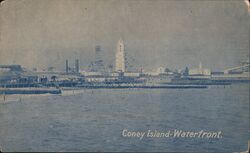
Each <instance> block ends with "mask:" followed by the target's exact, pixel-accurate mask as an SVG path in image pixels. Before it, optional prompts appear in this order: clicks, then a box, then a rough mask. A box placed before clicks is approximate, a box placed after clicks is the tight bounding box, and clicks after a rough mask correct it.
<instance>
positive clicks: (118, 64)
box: [115, 39, 125, 72]
mask: <svg viewBox="0 0 250 153" xmlns="http://www.w3.org/2000/svg"><path fill="white" fill-rule="evenodd" d="M115 71H116V72H125V55H124V43H123V40H122V39H120V40H119V41H118V44H117V52H116V58H115Z"/></svg>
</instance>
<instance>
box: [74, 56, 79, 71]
mask: <svg viewBox="0 0 250 153" xmlns="http://www.w3.org/2000/svg"><path fill="white" fill-rule="evenodd" d="M75 72H76V73H79V60H78V59H76V60H75Z"/></svg>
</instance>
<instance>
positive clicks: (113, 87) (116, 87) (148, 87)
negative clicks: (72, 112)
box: [77, 84, 208, 89]
mask: <svg viewBox="0 0 250 153" xmlns="http://www.w3.org/2000/svg"><path fill="white" fill-rule="evenodd" d="M77 87H78V88H88V89H98V88H103V89H105V88H106V89H124V88H143V89H167V88H171V89H190V88H208V86H206V85H117V84H116V85H108V84H105V85H100V84H96V85H94V84H93V85H79V86H77Z"/></svg>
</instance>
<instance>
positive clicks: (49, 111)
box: [0, 84, 249, 153]
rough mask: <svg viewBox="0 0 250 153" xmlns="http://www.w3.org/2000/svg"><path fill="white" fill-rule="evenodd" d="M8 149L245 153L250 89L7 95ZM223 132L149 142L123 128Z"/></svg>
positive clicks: (0, 134)
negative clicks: (127, 132) (123, 133)
mask: <svg viewBox="0 0 250 153" xmlns="http://www.w3.org/2000/svg"><path fill="white" fill-rule="evenodd" d="M0 99H1V100H0V146H1V148H2V150H3V151H11V152H13V151H25V152H27V151H106V152H109V151H127V152H129V151H147V152H156V151H163V152H173V151H174V152H181V151H185V152H204V151H210V152H227V153H228V152H236V151H237V152H238V151H245V150H247V142H248V138H249V134H248V132H249V84H238V85H231V86H226V87H223V86H212V87H209V88H208V89H92V90H91V89H88V90H87V89H86V90H77V91H67V92H64V93H63V94H62V95H37V96H27V95H12V96H8V97H7V100H6V101H5V102H4V101H3V98H2V97H0ZM124 129H127V130H129V131H141V132H142V131H147V130H152V131H154V130H158V131H167V130H171V131H173V130H183V131H200V130H204V131H221V132H222V137H221V138H215V139H208V138H197V137H195V138H181V137H178V138H177V137H164V138H156V137H154V138H149V137H144V138H143V139H140V138H137V137H124V136H122V131H123V130H124Z"/></svg>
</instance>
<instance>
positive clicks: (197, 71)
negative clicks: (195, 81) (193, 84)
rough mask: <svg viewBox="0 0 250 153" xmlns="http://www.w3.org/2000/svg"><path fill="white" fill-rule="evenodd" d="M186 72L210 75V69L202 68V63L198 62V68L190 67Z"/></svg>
mask: <svg viewBox="0 0 250 153" xmlns="http://www.w3.org/2000/svg"><path fill="white" fill-rule="evenodd" d="M188 73H189V75H203V76H210V75H211V70H210V69H205V68H203V67H202V64H201V63H200V65H199V68H194V69H190V70H189V72H188Z"/></svg>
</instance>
